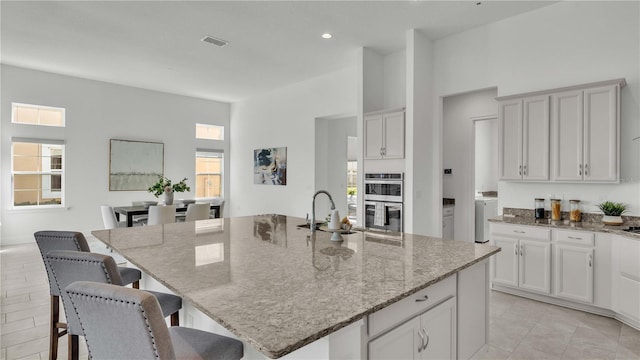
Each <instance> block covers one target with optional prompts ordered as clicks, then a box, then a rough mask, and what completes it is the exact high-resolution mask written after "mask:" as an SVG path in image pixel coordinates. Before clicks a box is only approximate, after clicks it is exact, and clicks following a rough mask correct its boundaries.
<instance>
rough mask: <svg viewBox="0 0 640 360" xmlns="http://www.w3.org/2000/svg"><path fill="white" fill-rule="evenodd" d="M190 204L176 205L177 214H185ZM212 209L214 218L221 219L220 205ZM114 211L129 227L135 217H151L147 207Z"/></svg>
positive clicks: (125, 207) (131, 207)
mask: <svg viewBox="0 0 640 360" xmlns="http://www.w3.org/2000/svg"><path fill="white" fill-rule="evenodd" d="M187 206H188V204H183V203H178V204H176V213H184V212H186V211H187ZM210 209H211V210H214V218H216V219H217V218H220V205H214V204H211V205H210ZM113 211H114V212H115V213H116V215H117V216H118V221H121V220H122V219H121V218H122V217H126V218H127V227H132V226H133V217H134V216H140V215H149V206H145V205H129V206H114V208H113Z"/></svg>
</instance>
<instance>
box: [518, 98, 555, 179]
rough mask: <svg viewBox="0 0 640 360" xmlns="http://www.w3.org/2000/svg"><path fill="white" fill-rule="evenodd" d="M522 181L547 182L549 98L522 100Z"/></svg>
mask: <svg viewBox="0 0 640 360" xmlns="http://www.w3.org/2000/svg"><path fill="white" fill-rule="evenodd" d="M523 107H524V109H523V118H522V179H524V180H549V97H548V96H538V97H531V98H526V99H524V100H523Z"/></svg>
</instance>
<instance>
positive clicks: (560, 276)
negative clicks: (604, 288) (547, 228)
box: [554, 244, 594, 304]
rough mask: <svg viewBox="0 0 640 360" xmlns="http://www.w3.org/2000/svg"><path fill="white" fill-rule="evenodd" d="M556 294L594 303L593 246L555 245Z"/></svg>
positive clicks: (560, 296)
mask: <svg viewBox="0 0 640 360" xmlns="http://www.w3.org/2000/svg"><path fill="white" fill-rule="evenodd" d="M554 258H555V263H554V275H555V276H554V284H555V286H554V295H555V296H557V297H559V298H564V299H567V300H577V301H582V302H586V303H589V304H591V303H593V262H594V259H593V248H587V247H580V246H575V245H567V244H555V245H554Z"/></svg>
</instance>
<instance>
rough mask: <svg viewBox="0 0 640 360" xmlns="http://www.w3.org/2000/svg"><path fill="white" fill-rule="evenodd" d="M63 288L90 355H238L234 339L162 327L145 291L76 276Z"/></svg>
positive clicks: (241, 351)
mask: <svg viewBox="0 0 640 360" xmlns="http://www.w3.org/2000/svg"><path fill="white" fill-rule="evenodd" d="M66 292H67V294H68V295H67V296H68V297H69V299H70V300H71V302H72V303H73V308H74V309H75V311H76V313H77V316H78V318H79V320H80V324H81V326H82V331H83V332H84V336H85V339H86V341H87V348H88V349H89V357H90V358H91V359H92V360H101V359H161V360H162V359H225V360H227V359H228V360H231V359H241V358H242V357H243V356H244V349H243V345H242V342H240V341H238V340H235V339H231V338H229V337H226V336H222V335H216V334H212V333H209V332H205V331H200V330H196V329H191V328H184V327H177V326H176V327H173V326H172V327H170V328H167V325H166V323H165V322H164V320H163V318H162V311H161V309H160V306H159V304H158V301H157V300H156V298H154V297H153V296H151V295H150V294H148V293H147V292H145V291H142V290H136V289H130V288H125V287H118V286H113V285H107V284H98V283H91V282H85V281H81V282H75V283H73V284H71V285H69V286H68V287H67V288H66Z"/></svg>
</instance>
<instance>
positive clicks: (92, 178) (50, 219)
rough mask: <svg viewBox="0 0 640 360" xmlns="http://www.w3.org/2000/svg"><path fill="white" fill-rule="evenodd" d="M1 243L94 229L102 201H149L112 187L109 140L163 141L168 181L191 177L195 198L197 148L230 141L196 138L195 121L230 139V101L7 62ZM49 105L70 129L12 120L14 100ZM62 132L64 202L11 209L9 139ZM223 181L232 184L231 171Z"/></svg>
mask: <svg viewBox="0 0 640 360" xmlns="http://www.w3.org/2000/svg"><path fill="white" fill-rule="evenodd" d="M1 71H2V84H1V86H2V99H1V102H0V107H1V109H2V110H1V112H0V117H1V126H2V131H1V134H2V135H1V136H2V138H1V142H2V152H1V153H2V175H1V176H2V177H1V184H2V188H1V192H2V208H1V215H2V224H3V226H2V244H3V245H6V244H14V243H23V242H31V241H33V233H34V232H35V231H38V230H78V231H82V232H85V233H87V232H89V231H90V230H95V229H100V228H102V227H103V224H102V217H101V214H100V208H99V206H100V205H101V204H112V205H126V204H130V203H131V201H134V200H152V199H154V197H153V195H151V194H149V193H148V192H146V191H109V139H113V138H115V139H126V140H142V141H156V142H162V143H164V153H165V156H164V170H165V175H166V176H167V177H169V178H171V179H178V178H182V177H187V178H189V180H188V181H187V183H188V184H189V185H191V186H192V192H191V193H183V194H176V198H190V197H193V196H195V195H194V194H195V189H194V188H193V180H194V176H195V160H194V155H195V149H196V148H197V147H201V148H212V149H223V150H225V164H226V165H227V166H226V169H225V171H226V172H227V173H228V164H229V163H230V159H231V158H230V157H229V151H228V150H229V149H228V145H227V143H228V142H226V141H225V142H219V141H216V142H203V141H198V142H196V140H195V123H196V122H199V123H207V124H216V125H223V126H225V138H226V139H228V138H229V131H228V129H229V109H230V106H229V104H225V103H220V102H216V101H208V100H202V99H196V98H190V97H185V96H177V95H171V94H166V93H160V92H154V91H149V90H143V89H138V88H132V87H126V86H120V85H114V84H109V83H104V82H98V81H92V80H85V79H79V78H74V77H69V76H63V75H57V74H51V73H45V72H40V71H34V70H28V69H23V68H18V67H13V66H7V65H2V67H1ZM12 102H20V103H27V104H36V105H49V106H56V107H63V108H65V109H66V127H65V128H51V127H37V126H31V125H22V124H12V123H11V103H12ZM12 137H37V138H45V139H49V138H56V139H57V138H60V139H64V140H65V142H66V149H65V160H64V166H65V177H66V192H65V198H66V203H65V205H66V208H64V209H52V210H42V209H34V210H25V209H12V208H11V203H10V202H11V138H12ZM225 184H229V181H228V177H226V178H225Z"/></svg>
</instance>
